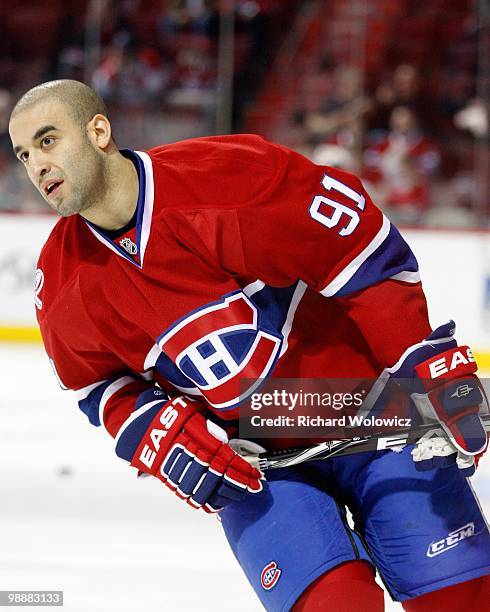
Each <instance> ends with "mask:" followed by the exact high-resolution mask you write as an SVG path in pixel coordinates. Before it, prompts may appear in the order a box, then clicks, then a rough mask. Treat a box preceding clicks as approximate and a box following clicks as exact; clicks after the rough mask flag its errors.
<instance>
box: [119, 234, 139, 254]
mask: <svg viewBox="0 0 490 612" xmlns="http://www.w3.org/2000/svg"><path fill="white" fill-rule="evenodd" d="M119 244H120V245H121V246H122V248H123V249H124V250H125V251H126V252H127V253H129V254H130V255H137V253H138V246H137V245H136V244H135V243H134V242H133V241H132V240H131V238H127V237H126V238H123V239H122V240H120V241H119Z"/></svg>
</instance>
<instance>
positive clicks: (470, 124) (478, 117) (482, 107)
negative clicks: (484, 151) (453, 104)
mask: <svg viewBox="0 0 490 612" xmlns="http://www.w3.org/2000/svg"><path fill="white" fill-rule="evenodd" d="M454 125H455V126H456V127H457V128H459V129H460V130H468V131H469V132H471V134H472V135H473V136H474V137H475V138H483V137H484V136H486V135H487V134H488V107H487V105H486V104H485V102H484V101H483V100H481V99H480V98H473V99H472V100H470V101H469V102H468V104H467V105H466V106H465V107H464V108H463V109H461V110H460V111H459V112H458V113H456V115H455V116H454Z"/></svg>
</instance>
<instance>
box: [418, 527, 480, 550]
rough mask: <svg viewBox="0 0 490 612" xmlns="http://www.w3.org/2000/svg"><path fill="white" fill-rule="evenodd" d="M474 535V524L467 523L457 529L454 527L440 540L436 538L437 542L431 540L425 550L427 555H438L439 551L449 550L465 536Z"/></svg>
mask: <svg viewBox="0 0 490 612" xmlns="http://www.w3.org/2000/svg"><path fill="white" fill-rule="evenodd" d="M474 535H475V524H474V523H467V524H466V525H463V527H460V528H459V529H455V530H454V531H451V533H448V534H447V536H446V537H445V538H443V539H442V540H438V541H437V542H431V543H430V544H429V548H428V550H427V556H428V557H435V556H436V555H440V554H441V553H444V552H446V551H447V550H450V549H451V548H454V547H455V546H457V545H458V544H459V543H460V542H461V540H465V539H466V538H470V537H471V536H474Z"/></svg>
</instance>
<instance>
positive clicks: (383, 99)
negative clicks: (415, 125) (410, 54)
mask: <svg viewBox="0 0 490 612" xmlns="http://www.w3.org/2000/svg"><path fill="white" fill-rule="evenodd" d="M421 89H422V88H421V79H420V72H419V70H418V68H417V67H416V66H413V65H412V64H400V65H399V66H397V67H396V68H395V71H394V73H393V75H392V78H391V79H390V80H389V81H387V82H384V83H381V85H379V87H378V88H377V89H376V92H375V95H374V109H373V112H372V113H371V114H370V117H369V124H368V130H369V132H370V140H371V141H373V140H375V139H376V138H379V137H382V136H383V135H384V134H385V133H386V132H387V131H388V130H389V127H390V117H391V113H392V111H393V109H394V108H396V107H397V106H406V107H407V108H410V109H411V110H412V111H413V112H414V113H415V115H416V116H417V117H418V118H419V120H420V119H421V118H425V114H426V113H427V103H426V101H425V100H424V99H423V96H422V93H421Z"/></svg>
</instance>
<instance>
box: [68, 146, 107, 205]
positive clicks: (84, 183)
mask: <svg viewBox="0 0 490 612" xmlns="http://www.w3.org/2000/svg"><path fill="white" fill-rule="evenodd" d="M72 167H76V175H77V179H76V185H73V184H72V193H71V194H70V197H69V199H68V200H66V201H65V202H62V204H61V206H60V207H59V208H58V209H57V210H58V213H59V214H60V215H61V216H62V217H71V216H72V215H76V214H82V213H83V212H86V211H88V210H89V209H91V208H93V207H96V206H98V205H100V204H101V203H103V202H104V199H105V195H106V193H107V174H108V172H107V168H106V163H105V159H104V156H103V154H102V153H99V152H98V151H96V150H95V149H94V148H93V147H92V145H91V144H90V143H88V146H87V148H86V150H85V151H84V152H83V155H81V156H79V157H77V159H76V160H74V164H73V166H72ZM74 174H75V172H74Z"/></svg>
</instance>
